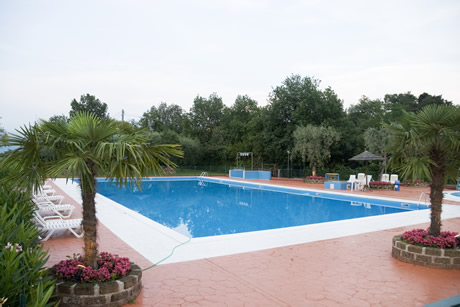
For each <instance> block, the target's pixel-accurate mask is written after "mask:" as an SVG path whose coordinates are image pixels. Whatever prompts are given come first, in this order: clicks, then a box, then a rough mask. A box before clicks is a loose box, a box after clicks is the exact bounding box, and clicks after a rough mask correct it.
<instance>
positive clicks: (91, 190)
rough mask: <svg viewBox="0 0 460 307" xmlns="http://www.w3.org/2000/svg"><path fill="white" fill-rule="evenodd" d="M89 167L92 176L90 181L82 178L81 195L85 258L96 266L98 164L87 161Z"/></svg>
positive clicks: (88, 262)
mask: <svg viewBox="0 0 460 307" xmlns="http://www.w3.org/2000/svg"><path fill="white" fill-rule="evenodd" d="M87 165H88V168H89V169H90V170H91V174H92V178H91V179H90V180H88V181H89V182H83V181H84V179H83V178H81V179H80V180H82V182H81V196H82V199H83V222H82V224H83V230H84V231H85V235H84V237H83V238H84V239H83V240H84V244H85V246H84V260H83V262H84V263H85V264H86V265H89V266H91V267H93V268H96V261H97V253H98V246H97V218H96V201H95V197H96V172H97V171H96V165H95V164H94V163H92V162H87Z"/></svg>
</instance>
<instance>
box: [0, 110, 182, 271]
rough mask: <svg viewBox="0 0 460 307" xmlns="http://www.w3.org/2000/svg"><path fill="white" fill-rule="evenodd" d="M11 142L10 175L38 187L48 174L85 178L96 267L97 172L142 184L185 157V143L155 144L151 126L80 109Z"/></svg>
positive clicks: (87, 232)
mask: <svg viewBox="0 0 460 307" xmlns="http://www.w3.org/2000/svg"><path fill="white" fill-rule="evenodd" d="M7 143H8V145H10V146H14V147H16V149H14V150H12V151H10V152H9V153H8V154H7V156H6V157H5V158H4V159H3V160H2V162H1V165H0V167H2V166H6V165H9V166H12V167H13V169H14V172H12V174H11V175H10V176H7V177H5V179H6V180H8V181H10V182H15V184H16V186H18V187H20V188H24V189H27V190H29V191H30V190H32V189H38V188H39V187H40V186H41V185H42V183H43V182H44V181H45V180H46V178H56V177H58V176H65V177H66V178H67V179H75V178H79V181H78V182H79V186H80V189H81V196H82V200H83V203H82V207H83V221H82V225H83V230H84V240H83V241H84V254H83V256H82V258H81V262H82V263H83V264H84V266H85V267H90V268H92V269H94V270H95V269H96V268H97V265H98V259H99V258H98V257H99V256H100V255H99V253H98V244H97V241H96V239H97V229H98V220H97V218H96V206H95V205H96V202H95V196H96V192H97V191H96V177H97V176H98V175H99V174H104V175H106V176H107V179H108V180H111V181H116V182H117V185H127V184H130V185H132V184H133V183H134V184H136V185H138V187H140V184H141V179H142V178H143V177H146V176H147V175H149V172H154V173H160V172H161V171H162V166H161V165H162V164H163V165H165V166H166V167H168V168H174V167H175V166H176V165H175V164H174V163H172V162H171V161H170V157H171V156H176V157H182V156H183V152H182V151H181V150H180V149H179V148H178V146H179V145H155V146H153V145H151V144H150V139H149V137H148V135H147V134H146V133H145V131H142V130H141V131H132V130H129V129H127V128H126V127H125V126H119V125H117V122H116V121H115V120H113V119H110V118H106V117H103V118H99V117H97V116H96V115H95V114H93V113H87V112H77V113H76V114H75V115H74V116H73V117H72V118H71V119H70V120H69V122H51V121H44V120H42V121H41V122H40V123H38V124H35V125H33V126H30V125H29V126H28V127H23V128H22V129H21V130H20V131H18V134H13V135H10V136H8V139H7Z"/></svg>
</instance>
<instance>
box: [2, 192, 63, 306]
mask: <svg viewBox="0 0 460 307" xmlns="http://www.w3.org/2000/svg"><path fill="white" fill-rule="evenodd" d="M32 212H33V206H32V204H31V202H30V198H29V197H27V195H25V194H24V193H21V192H19V191H15V190H14V189H13V188H12V187H11V186H6V185H4V184H3V185H0V272H1V274H0V298H2V297H4V298H7V299H8V300H7V301H6V303H5V304H4V305H3V306H20V303H21V302H25V303H27V306H49V305H51V304H48V300H49V299H50V297H51V295H52V293H53V290H54V284H55V282H54V280H53V279H52V278H51V277H50V276H48V272H47V270H46V269H45V268H44V266H45V264H46V262H47V260H48V256H47V254H48V252H47V251H44V250H43V246H42V245H41V244H39V241H38V235H39V232H38V229H37V227H36V225H35V224H34V223H33V222H32V220H31V219H32ZM7 246H8V247H9V248H6V247H7ZM10 246H11V247H10ZM19 246H20V247H19Z"/></svg>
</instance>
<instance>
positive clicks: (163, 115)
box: [139, 102, 186, 133]
mask: <svg viewBox="0 0 460 307" xmlns="http://www.w3.org/2000/svg"><path fill="white" fill-rule="evenodd" d="M185 117H186V115H185V112H184V110H183V109H182V108H181V107H180V106H178V105H174V104H173V105H169V106H168V105H167V104H166V103H165V102H162V103H161V104H160V105H159V106H158V108H157V107H155V106H152V107H151V108H150V110H149V111H147V112H144V114H143V115H142V118H141V120H140V121H139V123H140V126H141V127H142V128H148V129H149V130H150V131H152V132H163V131H165V130H171V131H174V132H175V133H182V131H183V127H184V121H185Z"/></svg>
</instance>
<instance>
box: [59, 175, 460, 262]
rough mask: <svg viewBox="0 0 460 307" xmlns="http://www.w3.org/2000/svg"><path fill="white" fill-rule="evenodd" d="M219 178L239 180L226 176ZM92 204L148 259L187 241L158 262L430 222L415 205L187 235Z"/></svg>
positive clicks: (456, 210) (69, 187)
mask: <svg viewBox="0 0 460 307" xmlns="http://www.w3.org/2000/svg"><path fill="white" fill-rule="evenodd" d="M223 180H224V181H235V182H243V181H238V180H231V179H223ZM54 183H55V184H56V185H57V186H58V187H59V188H61V189H62V190H63V191H64V192H65V193H66V194H68V195H69V196H70V197H71V198H73V199H74V200H75V201H77V202H78V203H80V204H81V202H82V201H81V195H80V189H79V187H78V185H77V184H76V183H73V182H71V181H68V182H66V180H65V179H56V180H55V181H54ZM244 183H248V182H244ZM258 184H259V183H258ZM260 185H262V184H260ZM263 185H268V186H274V187H280V188H289V189H291V188H292V189H296V190H306V191H307V190H308V191H318V192H321V193H324V194H326V193H327V194H331V193H333V194H334V193H335V194H341V193H339V192H329V191H324V190H312V189H302V188H297V187H286V186H281V185H273V184H263ZM342 195H348V196H350V194H344V193H342ZM354 196H359V197H366V198H377V199H386V200H393V201H402V202H408V200H398V199H394V198H384V197H370V196H369V197H368V196H367V195H366V196H363V195H354ZM96 210H97V218H98V219H99V221H100V222H101V223H103V224H104V225H105V226H106V227H107V228H109V229H110V230H111V231H112V232H113V233H114V234H115V235H117V236H118V237H119V238H120V239H122V240H123V241H124V242H126V243H127V244H128V245H129V246H131V247H132V248H133V249H135V250H136V251H137V252H139V253H140V254H141V255H142V256H144V257H145V258H146V259H148V260H149V261H150V262H152V263H157V262H159V261H161V260H163V259H164V258H166V257H168V255H170V253H171V251H172V250H173V249H174V247H176V246H178V245H180V244H181V243H184V242H187V243H186V244H184V245H182V246H180V247H178V248H177V249H175V251H174V254H173V255H172V256H170V257H168V258H167V259H165V260H164V261H162V262H161V264H166V263H175V262H182V261H190V260H197V259H204V258H210V257H218V256H226V255H232V254H238V253H244V252H251V251H258V250H264V249H269V248H276V247H282V246H288V245H295V244H302V243H308V242H314V241H320V240H326V239H334V238H340V237H345V236H351V235H356V234H361V233H367V232H373V231H380V230H385V229H392V228H397V227H403V226H409V225H416V224H422V223H428V222H430V210H420V211H409V212H402V213H394V214H390V215H380V216H371V217H363V218H357V219H353V220H343V221H335V222H327V223H321V224H313V225H305V226H296V227H289V228H281V229H273V230H263V231H255V232H246V233H240V234H231V235H222V236H213V237H204V238H192V239H191V240H190V239H189V238H187V237H186V236H184V235H181V234H179V233H178V232H176V231H174V230H172V229H170V228H167V227H165V226H163V225H161V224H159V223H157V222H155V221H152V220H151V219H149V218H146V217H144V216H142V215H141V214H139V213H137V212H135V211H133V210H131V209H128V208H126V207H124V206H122V205H120V204H118V203H116V202H114V201H112V200H110V199H108V198H107V197H104V196H102V195H100V194H97V195H96ZM457 217H460V206H458V205H448V204H443V212H442V219H449V218H457ZM188 241H189V242H188Z"/></svg>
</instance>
